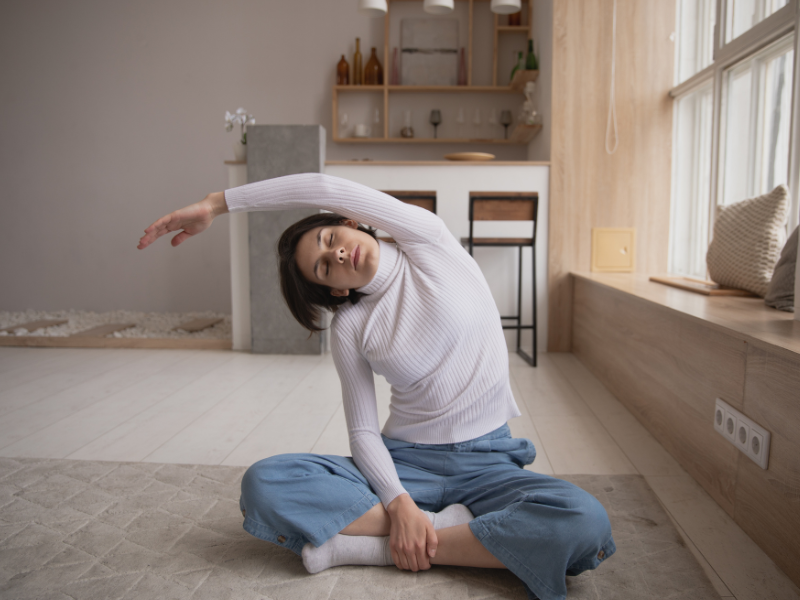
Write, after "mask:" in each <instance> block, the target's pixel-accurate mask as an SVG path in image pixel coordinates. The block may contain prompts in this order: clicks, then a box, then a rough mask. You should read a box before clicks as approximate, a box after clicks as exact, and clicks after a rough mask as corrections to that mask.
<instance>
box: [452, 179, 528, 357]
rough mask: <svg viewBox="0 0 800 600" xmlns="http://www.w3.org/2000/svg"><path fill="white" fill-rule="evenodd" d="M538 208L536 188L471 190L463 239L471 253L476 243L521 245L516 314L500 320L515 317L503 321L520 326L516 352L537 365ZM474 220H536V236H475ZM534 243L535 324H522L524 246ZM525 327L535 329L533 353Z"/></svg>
mask: <svg viewBox="0 0 800 600" xmlns="http://www.w3.org/2000/svg"><path fill="white" fill-rule="evenodd" d="M538 210H539V194H538V193H537V192H470V193H469V237H464V238H461V243H462V244H464V245H467V246H468V247H469V254H470V256H472V250H473V248H474V247H476V246H503V247H514V246H516V247H517V248H519V273H518V282H517V314H516V315H509V316H505V317H504V316H501V317H500V319H501V320H511V321H516V325H503V329H516V330H517V354H519V355H520V356H521V357H522V358H523V359H524V360H525V362H527V363H528V364H529V365H531V366H532V367H535V366H536V223H537V220H538V219H537V214H538ZM475 221H533V236H532V237H530V238H476V237H474V234H473V225H474V222H475ZM526 246H530V247H531V262H532V263H533V264H532V272H533V279H532V283H533V298H532V304H533V324H532V325H523V324H522V249H523V248H524V247H526ZM523 329H531V330H532V331H533V356H529V355H528V353H527V352H525V351H524V350H523V349H522V347H521V336H522V330H523Z"/></svg>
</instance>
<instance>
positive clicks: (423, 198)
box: [378, 190, 436, 244]
mask: <svg viewBox="0 0 800 600" xmlns="http://www.w3.org/2000/svg"><path fill="white" fill-rule="evenodd" d="M382 191H383V193H384V194H389V195H390V196H393V197H395V198H397V199H398V200H400V201H401V202H405V203H406V204H413V205H414V206H419V207H421V208H424V209H425V210H429V211H431V212H432V213H433V214H436V191H432V192H419V191H416V192H415V191H387V190H382ZM378 239H379V240H381V241H382V242H386V243H388V244H394V239H393V238H391V237H388V236H383V237H381V236H379V237H378Z"/></svg>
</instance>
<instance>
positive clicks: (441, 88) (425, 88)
mask: <svg viewBox="0 0 800 600" xmlns="http://www.w3.org/2000/svg"><path fill="white" fill-rule="evenodd" d="M388 88H389V91H390V92H411V93H420V92H447V93H464V92H481V93H483V92H488V93H503V94H507V93H510V92H515V91H516V90H512V89H511V87H510V86H507V85H390V86H388Z"/></svg>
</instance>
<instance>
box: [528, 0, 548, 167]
mask: <svg viewBox="0 0 800 600" xmlns="http://www.w3.org/2000/svg"><path fill="white" fill-rule="evenodd" d="M533 46H534V51H535V52H536V57H537V58H538V59H539V76H538V78H537V79H536V93H535V94H534V102H535V103H536V109H537V110H538V111H539V112H540V113H541V114H542V116H543V117H544V123H543V126H542V130H541V131H540V132H539V135H537V136H536V137H535V138H533V140H532V141H531V143H530V144H528V160H548V161H549V160H550V131H551V130H550V107H551V105H552V102H551V100H552V90H553V84H552V81H553V70H552V65H553V0H533Z"/></svg>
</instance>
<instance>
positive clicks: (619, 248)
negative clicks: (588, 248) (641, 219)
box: [592, 227, 636, 273]
mask: <svg viewBox="0 0 800 600" xmlns="http://www.w3.org/2000/svg"><path fill="white" fill-rule="evenodd" d="M635 248H636V229H633V228H631V229H608V228H599V227H595V228H593V229H592V271H598V272H601V273H602V272H606V273H630V272H632V271H633V267H634V265H635V261H634V250H635Z"/></svg>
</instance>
